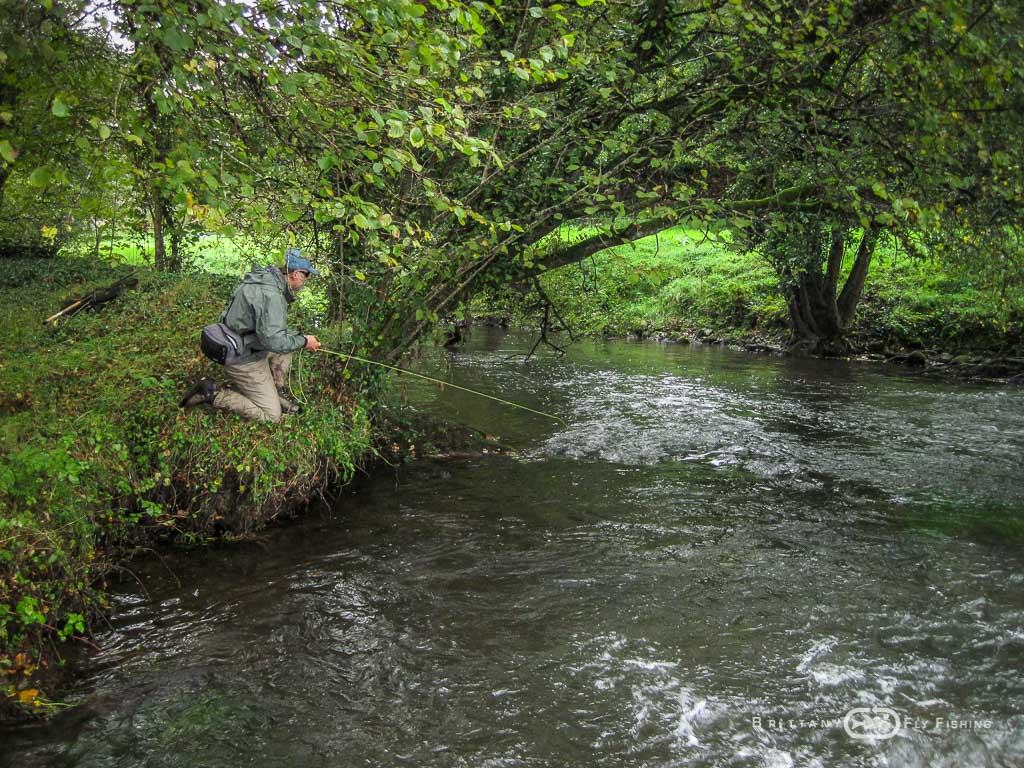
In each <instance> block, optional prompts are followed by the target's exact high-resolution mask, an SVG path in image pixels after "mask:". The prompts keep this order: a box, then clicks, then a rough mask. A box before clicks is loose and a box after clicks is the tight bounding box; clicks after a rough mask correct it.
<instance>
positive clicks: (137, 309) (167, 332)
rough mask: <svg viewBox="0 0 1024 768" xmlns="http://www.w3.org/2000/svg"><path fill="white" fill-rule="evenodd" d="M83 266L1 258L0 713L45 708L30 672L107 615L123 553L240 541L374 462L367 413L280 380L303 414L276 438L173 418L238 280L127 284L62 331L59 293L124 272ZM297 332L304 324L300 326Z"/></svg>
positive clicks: (330, 389) (262, 429) (318, 389)
mask: <svg viewBox="0 0 1024 768" xmlns="http://www.w3.org/2000/svg"><path fill="white" fill-rule="evenodd" d="M130 271H131V270H130V268H128V267H125V266H118V267H113V266H109V265H104V264H102V263H100V262H97V261H95V260H91V259H77V258H67V259H65V258H58V259H42V260H5V261H4V269H3V271H2V273H0V327H3V328H4V329H5V331H6V332H5V334H4V335H3V337H2V338H0V681H2V682H0V685H2V689H0V691H2V693H3V694H4V695H3V696H0V701H2V702H3V706H4V707H5V708H6V710H7V712H8V713H10V711H11V710H12V709H17V708H21V709H29V710H33V709H35V710H45V709H46V708H47V706H48V705H49V704H48V699H47V696H46V693H45V692H41V690H40V686H39V684H38V682H37V681H38V679H39V673H40V672H41V671H45V668H46V667H47V665H50V666H52V665H54V664H55V663H56V659H57V658H58V654H57V653H55V651H56V650H57V646H58V644H59V643H60V642H61V641H62V640H68V641H70V642H75V641H76V640H75V638H76V637H77V638H79V639H80V640H81V641H82V642H86V641H87V639H86V638H82V635H83V633H86V632H87V628H88V625H89V621H90V618H91V617H92V616H93V615H95V614H96V612H97V611H98V610H102V608H103V605H104V603H103V576H104V574H106V573H108V572H109V571H110V569H111V568H112V567H115V566H116V565H117V564H118V563H119V562H123V559H124V558H125V557H126V556H128V555H129V554H130V553H131V551H132V550H133V549H134V548H136V547H144V546H149V545H151V544H152V543H154V542H157V541H176V542H193V541H199V540H203V539H205V538H206V537H208V536H210V535H211V534H215V533H216V534H222V533H227V534H238V533H245V532H248V531H251V530H253V529H255V528H257V527H259V526H261V525H264V524H265V523H266V522H267V521H268V520H271V519H273V518H274V517H275V516H278V515H280V514H282V513H284V512H286V511H287V510H289V509H290V508H292V507H293V506H294V505H296V504H299V503H301V502H303V501H304V500H305V499H307V498H308V497H310V496H311V495H312V494H314V493H317V492H319V491H320V490H322V489H323V488H324V487H325V485H326V484H328V483H330V482H334V481H339V482H343V481H345V480H347V479H348V478H350V477H351V475H352V473H353V472H354V471H355V469H356V467H357V465H359V463H360V462H361V461H362V460H363V459H364V457H366V456H367V455H368V453H369V452H370V451H371V444H372V441H373V429H372V427H371V423H370V418H369V412H368V406H367V404H366V403H364V402H361V401H360V400H358V399H356V398H354V397H353V396H352V395H351V394H350V393H349V392H348V391H346V390H345V389H343V388H335V387H334V386H333V385H332V384H331V383H330V381H331V379H330V377H329V376H328V375H327V374H326V372H325V370H321V369H320V367H319V366H321V365H325V364H327V362H328V361H327V360H320V359H315V360H314V359H308V360H307V359H302V358H305V357H306V356H301V357H300V362H299V363H298V364H296V366H294V368H295V370H296V374H297V375H301V376H302V377H303V383H304V387H303V391H304V392H305V393H306V394H308V395H309V396H311V398H312V399H313V401H314V402H313V403H312V405H313V407H309V408H306V409H305V412H304V413H303V414H301V415H298V416H293V417H289V418H287V419H285V420H284V421H282V422H281V423H280V424H276V425H266V424H254V423H249V422H244V421H242V420H240V419H238V418H237V417H235V416H232V415H229V414H222V413H211V412H206V411H203V410H202V409H193V410H191V411H187V412H186V411H182V410H180V409H179V408H178V405H177V403H178V399H179V397H180V394H181V392H182V390H183V389H184V388H185V386H186V384H187V383H188V382H190V381H193V380H194V379H196V378H198V377H200V376H203V375H212V376H215V377H217V376H219V375H220V374H219V372H218V371H217V370H215V369H216V366H214V365H213V364H212V363H209V362H208V361H206V360H205V358H203V357H202V355H201V354H200V352H199V350H198V345H197V338H198V329H199V327H200V326H201V325H203V324H205V323H206V322H209V321H210V320H211V319H213V318H215V317H216V316H217V315H218V314H219V312H220V311H221V310H222V308H223V306H224V303H225V301H226V299H227V298H228V296H229V294H230V291H231V289H232V287H233V286H234V284H235V281H234V279H232V278H225V277H218V276H215V275H207V274H198V275H187V276H181V275H178V276H174V275H163V274H157V273H153V272H149V271H147V270H142V271H140V272H139V273H138V281H139V282H138V286H137V288H135V289H132V290H129V291H126V292H125V293H124V294H122V296H120V297H119V298H118V299H116V300H114V301H112V302H110V303H108V304H105V305H103V306H101V307H100V308H99V309H98V310H96V311H91V312H83V313H81V314H78V315H76V316H75V317H73V318H72V319H71V320H70V321H68V322H67V323H66V324H64V325H62V326H61V327H59V328H52V327H47V326H44V324H43V323H42V320H43V319H44V318H46V317H47V316H48V315H51V314H52V313H54V312H55V311H57V310H58V309H60V308H61V307H62V306H63V300H64V299H65V298H66V297H68V296H73V295H79V294H82V293H86V292H88V291H90V290H92V289H94V288H96V287H99V286H103V285H106V284H109V283H111V282H113V281H114V280H116V279H118V278H119V277H121V276H123V275H125V274H126V273H127V272H130ZM294 324H295V325H298V326H301V325H303V321H302V319H301V318H296V319H295V322H294Z"/></svg>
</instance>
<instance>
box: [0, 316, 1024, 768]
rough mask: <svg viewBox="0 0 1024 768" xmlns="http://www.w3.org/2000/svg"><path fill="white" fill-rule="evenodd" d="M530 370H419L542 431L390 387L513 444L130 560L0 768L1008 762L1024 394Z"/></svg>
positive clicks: (761, 376) (508, 338) (505, 340)
mask: <svg viewBox="0 0 1024 768" xmlns="http://www.w3.org/2000/svg"><path fill="white" fill-rule="evenodd" d="M528 347H529V339H527V338H526V337H523V336H517V335H515V334H511V335H505V334H501V333H496V332H489V333H488V332H484V331H476V332H475V336H474V339H473V343H472V344H470V345H469V346H468V348H467V349H466V350H465V351H463V352H460V353H458V354H454V355H444V354H442V353H439V354H438V355H436V356H435V357H434V358H433V359H431V360H429V361H426V362H425V363H424V365H425V366H426V368H425V369H426V370H432V371H435V372H442V373H443V375H445V376H448V377H450V379H451V380H452V381H453V382H457V383H460V384H462V385H465V386H469V387H474V388H479V389H482V390H484V391H487V392H491V393H494V394H496V395H498V396H501V397H505V398H508V399H510V400H516V401H518V402H521V403H523V404H525V405H528V406H530V407H533V408H537V409H540V410H543V411H547V412H551V413H554V414H556V415H558V416H560V417H562V418H563V419H564V420H565V421H566V422H567V424H568V426H563V425H560V424H558V423H556V422H553V421H547V420H545V419H543V418H541V417H539V416H534V415H531V414H528V413H524V412H521V411H515V410H511V409H509V408H507V407H505V406H502V405H499V404H497V403H494V402H491V401H487V400H483V399H481V398H476V397H473V396H470V395H467V394H465V393H460V392H457V391H453V390H451V389H448V390H445V391H443V392H441V391H438V390H436V389H433V388H431V387H429V386H424V385H419V384H412V385H410V389H411V391H410V397H411V401H412V403H413V404H414V405H413V406H412V407H414V408H416V409H418V410H421V411H429V412H431V413H433V414H437V415H441V416H444V417H449V418H451V419H453V420H455V421H458V422H460V423H464V424H468V425H470V426H474V427H477V428H479V429H483V430H486V431H487V432H490V433H495V434H497V435H500V436H501V439H502V440H503V441H504V442H505V443H507V444H510V445H512V446H514V447H515V448H516V449H517V450H518V453H517V455H515V456H498V457H493V456H492V457H480V458H479V459H473V460H463V461H446V462H430V461H425V462H421V463H418V464H412V465H409V466H405V467H402V468H400V469H398V468H396V469H388V468H384V469H382V470H379V471H377V472H375V473H374V475H373V477H372V478H369V479H367V480H366V481H364V482H362V483H361V484H360V485H359V487H358V489H357V490H356V491H355V492H353V493H350V494H347V495H346V496H345V497H343V498H342V499H341V500H340V501H338V502H337V503H336V504H334V505H333V507H332V508H330V509H323V510H313V511H311V512H310V514H308V515H306V516H305V517H303V518H302V519H301V520H299V521H296V522H293V523H290V524H287V525H284V526H281V527H279V528H277V529H275V530H273V531H270V532H268V533H267V534H265V535H264V536H262V537H261V538H260V539H258V540H257V541H254V542H250V543H246V544H241V545H232V546H226V547H213V548H210V549H208V550H205V551H201V552H198V553H191V554H188V555H173V556H172V555H170V554H164V555H163V556H162V560H161V561H160V562H156V561H154V562H153V563H151V564H150V565H148V566H146V567H142V568H141V569H140V570H139V573H138V576H139V581H138V582H136V581H134V580H131V579H127V580H126V581H125V582H124V583H123V584H122V585H121V586H120V587H119V588H118V589H117V590H116V593H115V595H114V605H115V611H114V615H113V617H112V618H111V620H110V625H109V627H108V628H106V629H105V631H103V632H101V633H100V634H99V636H98V637H97V638H96V641H97V643H98V644H99V645H100V646H101V647H102V649H103V650H102V652H100V653H95V654H92V655H91V656H89V657H88V658H83V659H82V660H80V662H78V666H79V668H80V669H79V678H78V679H79V681H80V682H79V687H78V689H77V690H76V691H75V692H74V693H73V695H72V696H71V700H75V701H77V700H82V701H84V703H83V705H82V706H81V707H79V708H77V709H74V710H71V711H69V712H68V713H67V714H65V715H64V716H62V717H58V718H57V719H56V720H54V721H53V722H51V723H50V724H49V725H46V726H29V727H25V726H21V727H17V728H8V729H7V730H5V731H2V732H0V744H2V746H3V748H2V750H0V764H3V765H10V766H19V767H20V766H29V765H53V766H238V765H253V766H393V765H415V766H558V767H560V766H670V765H685V766H690V765H692V766H817V765H821V766H831V765H843V766H847V765H849V766H904V765H906V766H918V765H919V766H940V765H949V766H1018V765H1021V764H1024V715H1022V712H1024V676H1022V674H1021V670H1022V663H1021V662H1022V660H1024V653H1022V652H1024V544H1022V542H1024V535H1022V533H1021V531H1022V530H1024V482H1022V475H1024V472H1022V467H1024V462H1022V452H1024V391H1022V390H1020V389H1016V390H1014V389H1009V388H1002V387H992V386H987V387H986V386H962V385H953V384H948V383H937V382H934V381H926V380H922V379H920V378H916V377H913V376H909V375H906V374H905V373H902V374H901V373H900V372H898V371H884V370H881V369H878V368H874V367H868V366H864V365H858V364H848V363H844V362H823V361H799V360H788V359H777V358H766V357H754V356H749V355H745V354H741V353H734V352H730V351H728V350H723V349H719V348H702V347H696V348H690V347H682V346H666V345H658V344H654V343H627V342H609V343H602V342H589V343H583V344H580V345H578V346H574V347H573V348H572V349H571V350H570V351H569V353H568V354H567V355H566V356H565V357H563V358H558V357H555V356H554V355H551V354H550V353H542V354H541V355H540V356H538V357H535V358H533V359H531V360H530V361H529V362H527V363H524V362H523V361H522V352H523V351H524V350H525V349H528ZM516 352H518V353H519V356H518V357H516V356H513V355H514V353H516ZM510 356H511V357H510Z"/></svg>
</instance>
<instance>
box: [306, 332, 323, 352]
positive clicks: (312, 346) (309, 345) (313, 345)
mask: <svg viewBox="0 0 1024 768" xmlns="http://www.w3.org/2000/svg"><path fill="white" fill-rule="evenodd" d="M306 349H308V350H309V351H310V352H316V351H317V350H318V349H320V342H319V341H317V338H316V336H311V335H310V334H308V333H307V334H306Z"/></svg>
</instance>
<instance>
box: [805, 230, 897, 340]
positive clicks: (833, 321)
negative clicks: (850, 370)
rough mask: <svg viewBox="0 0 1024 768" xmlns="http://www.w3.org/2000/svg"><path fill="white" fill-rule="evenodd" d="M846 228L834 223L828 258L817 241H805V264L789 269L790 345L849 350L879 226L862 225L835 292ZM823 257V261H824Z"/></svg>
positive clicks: (840, 271)
mask: <svg viewBox="0 0 1024 768" xmlns="http://www.w3.org/2000/svg"><path fill="white" fill-rule="evenodd" d="M846 235H847V232H846V230H845V229H842V228H838V227H837V228H833V229H832V232H831V235H830V242H829V246H828V255H827V258H826V257H825V255H824V250H825V249H824V246H823V244H821V243H812V244H810V245H809V247H808V250H809V258H808V259H807V261H806V262H805V264H806V269H805V271H803V272H799V273H796V272H794V271H793V270H790V272H789V275H790V280H789V283H790V287H789V289H788V293H789V319H790V328H791V331H792V334H793V346H794V347H795V348H797V349H801V350H803V351H806V352H808V353H811V354H818V355H842V354H846V353H847V352H848V351H849V342H848V341H847V340H846V332H847V331H848V330H849V329H850V326H851V325H852V323H853V319H854V316H855V313H856V309H857V304H858V302H859V301H860V297H861V294H862V293H863V290H864V283H865V281H866V280H867V276H868V268H869V267H870V266H871V258H872V256H873V255H874V250H875V243H876V242H877V240H878V231H877V229H876V228H874V227H868V228H867V229H866V230H865V231H864V236H863V237H862V238H861V241H860V245H859V246H858V248H857V256H856V258H855V260H854V263H853V267H852V268H851V269H850V274H849V275H848V276H847V278H846V281H845V283H843V288H842V291H841V292H839V295H838V297H837V295H836V294H837V292H838V285H839V279H840V277H841V275H842V264H843V256H844V255H845V242H846ZM823 262H824V263H823Z"/></svg>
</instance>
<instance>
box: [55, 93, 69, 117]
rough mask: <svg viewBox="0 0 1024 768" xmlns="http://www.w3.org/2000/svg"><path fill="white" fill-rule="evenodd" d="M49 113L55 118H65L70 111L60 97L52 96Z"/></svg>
mask: <svg viewBox="0 0 1024 768" xmlns="http://www.w3.org/2000/svg"><path fill="white" fill-rule="evenodd" d="M50 111H51V112H52V113H53V114H54V115H56V116H57V117H67V116H68V115H70V114H71V109H70V108H69V107H68V105H67V102H65V101H64V99H62V98H61V97H60V96H54V98H53V105H52V106H51V107H50Z"/></svg>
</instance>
